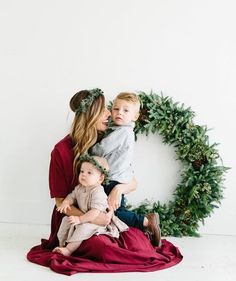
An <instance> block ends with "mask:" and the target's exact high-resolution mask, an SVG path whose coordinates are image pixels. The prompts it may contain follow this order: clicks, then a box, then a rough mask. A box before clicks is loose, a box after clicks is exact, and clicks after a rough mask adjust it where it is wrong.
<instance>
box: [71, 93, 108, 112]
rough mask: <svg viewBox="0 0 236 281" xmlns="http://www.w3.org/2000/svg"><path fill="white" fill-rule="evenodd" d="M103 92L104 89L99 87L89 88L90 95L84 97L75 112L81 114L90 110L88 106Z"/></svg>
mask: <svg viewBox="0 0 236 281" xmlns="http://www.w3.org/2000/svg"><path fill="white" fill-rule="evenodd" d="M102 94H103V91H102V90H101V89H99V88H95V89H92V90H89V95H88V96H87V97H86V98H84V99H82V101H81V103H80V104H79V106H78V108H77V109H76V110H75V113H76V114H80V113H82V112H86V111H87V110H88V108H89V107H90V106H91V105H92V103H93V102H94V100H95V99H96V98H97V97H99V96H101V95H102Z"/></svg>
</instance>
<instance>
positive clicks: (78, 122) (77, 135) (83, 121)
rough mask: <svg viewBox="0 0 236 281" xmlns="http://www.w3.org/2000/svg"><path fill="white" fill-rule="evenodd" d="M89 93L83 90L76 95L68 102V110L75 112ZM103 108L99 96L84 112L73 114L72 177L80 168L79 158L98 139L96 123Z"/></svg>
mask: <svg viewBox="0 0 236 281" xmlns="http://www.w3.org/2000/svg"><path fill="white" fill-rule="evenodd" d="M89 94H90V92H89V91H87V90H83V91H80V92H78V93H76V94H75V95H74V96H73V97H72V98H71V100H70V108H71V110H72V111H73V112H76V110H77V109H78V107H79V105H80V103H81V101H82V100H83V99H85V98H86V97H88V95H89ZM104 108H105V97H104V95H100V96H98V97H96V98H95V99H94V101H93V103H92V104H91V106H90V107H89V108H88V110H87V111H86V112H81V113H79V114H77V113H76V114H75V117H74V120H73V123H72V126H71V132H70V136H71V138H72V142H73V151H74V161H73V173H74V176H75V177H77V176H78V169H79V166H80V163H79V157H80V156H81V155H82V154H84V153H86V152H88V150H89V148H90V147H92V146H93V145H94V144H95V143H96V141H97V138H98V132H97V127H96V126H97V121H98V120H99V118H100V117H101V115H102V113H103V112H104Z"/></svg>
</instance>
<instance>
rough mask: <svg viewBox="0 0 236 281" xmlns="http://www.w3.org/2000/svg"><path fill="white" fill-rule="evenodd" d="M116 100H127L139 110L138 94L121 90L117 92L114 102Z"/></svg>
mask: <svg viewBox="0 0 236 281" xmlns="http://www.w3.org/2000/svg"><path fill="white" fill-rule="evenodd" d="M117 100H125V101H127V102H131V103H133V104H134V105H135V107H136V110H137V111H138V112H139V110H140V99H139V97H138V95H136V94H135V93H130V92H122V93H119V94H118V95H117V96H116V98H115V100H114V103H115V102H116V101H117Z"/></svg>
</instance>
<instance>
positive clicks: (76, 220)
mask: <svg viewBox="0 0 236 281" xmlns="http://www.w3.org/2000/svg"><path fill="white" fill-rule="evenodd" d="M68 220H69V223H70V224H72V225H74V226H75V225H77V224H80V223H81V221H80V218H79V217H78V216H69V218H68Z"/></svg>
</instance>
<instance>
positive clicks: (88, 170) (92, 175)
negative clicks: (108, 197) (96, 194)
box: [79, 162, 102, 187]
mask: <svg viewBox="0 0 236 281" xmlns="http://www.w3.org/2000/svg"><path fill="white" fill-rule="evenodd" d="M101 177H102V173H101V172H100V171H99V170H98V169H97V168H96V167H94V165H93V164H91V163H89V162H83V163H82V165H81V169H80V174H79V182H80V183H81V184H82V185H83V186H85V187H90V186H93V185H96V184H100V183H101Z"/></svg>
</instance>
